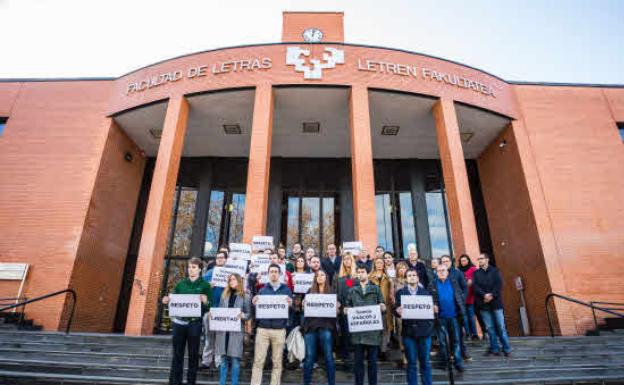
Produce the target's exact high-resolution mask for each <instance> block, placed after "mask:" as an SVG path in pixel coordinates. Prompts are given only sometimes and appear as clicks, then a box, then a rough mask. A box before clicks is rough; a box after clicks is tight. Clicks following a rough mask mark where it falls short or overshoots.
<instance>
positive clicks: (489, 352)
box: [484, 350, 501, 357]
mask: <svg viewBox="0 0 624 385" xmlns="http://www.w3.org/2000/svg"><path fill="white" fill-rule="evenodd" d="M500 355H501V354H500V353H499V352H496V353H494V352H491V351H489V350H488V351H487V352H485V354H484V356H486V357H489V356H493V357H500Z"/></svg>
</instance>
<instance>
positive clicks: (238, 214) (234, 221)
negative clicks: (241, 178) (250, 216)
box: [228, 194, 245, 243]
mask: <svg viewBox="0 0 624 385" xmlns="http://www.w3.org/2000/svg"><path fill="white" fill-rule="evenodd" d="M228 211H229V212H230V237H229V240H228V243H236V242H242V240H243V218H244V214H245V194H232V203H230V205H229V207H228Z"/></svg>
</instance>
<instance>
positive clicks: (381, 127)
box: [0, 12, 624, 335]
mask: <svg viewBox="0 0 624 385" xmlns="http://www.w3.org/2000/svg"><path fill="white" fill-rule="evenodd" d="M0 117H3V118H6V125H5V127H4V130H2V134H1V135H0V234H1V235H0V262H25V263H28V264H29V265H30V272H29V275H28V278H27V281H26V286H25V290H24V295H25V296H26V297H29V298H32V297H36V296H39V295H43V294H45V293H48V292H51V291H55V290H59V289H63V288H67V287H72V288H74V289H76V291H77V293H78V298H79V299H78V306H77V313H76V317H75V320H74V329H75V330H84V331H97V332H111V331H125V333H127V334H151V333H153V332H154V330H155V329H156V330H158V329H159V327H160V325H161V323H162V317H161V313H162V309H160V307H159V305H158V304H159V298H160V296H161V295H162V292H163V290H166V288H167V285H168V281H170V280H171V279H172V277H175V276H176V274H180V271H179V269H178V268H177V266H180V263H183V261H184V260H185V258H188V257H189V256H191V255H201V256H204V257H210V256H211V253H214V249H215V248H216V245H217V244H221V243H224V242H225V243H227V241H249V240H250V239H251V237H252V236H253V235H258V234H269V235H273V236H274V237H275V238H276V239H278V240H280V241H282V242H283V243H284V244H288V245H291V244H292V243H293V242H294V241H304V243H308V245H309V246H314V247H315V248H316V249H317V250H319V251H321V252H322V250H323V248H324V246H325V245H326V244H327V243H328V242H336V243H339V242H341V241H350V240H361V241H362V242H363V243H364V245H365V246H367V248H368V249H369V250H372V249H373V248H374V247H375V246H376V245H377V244H384V246H386V248H387V249H391V250H393V251H394V252H395V254H397V257H401V256H402V254H403V252H404V250H405V247H406V245H407V244H408V243H415V244H416V245H417V248H418V251H419V253H420V255H421V256H422V257H423V259H425V260H428V259H430V258H431V257H432V256H436V255H440V254H441V253H446V252H448V253H452V254H453V255H454V256H455V257H457V256H459V255H460V254H462V253H467V254H469V256H470V257H471V258H472V259H473V260H476V257H477V255H478V253H479V251H480V250H484V251H488V252H490V253H491V254H492V255H493V258H494V260H495V262H496V265H497V266H498V267H499V268H500V270H501V272H502V274H503V276H504V282H505V283H504V285H505V289H504V298H505V304H506V315H507V319H508V323H509V328H510V332H511V333H512V334H519V333H520V325H519V311H518V309H519V306H520V296H519V293H518V291H517V290H516V287H515V284H514V279H515V278H516V277H521V278H522V280H523V283H524V287H525V293H524V294H525V298H526V302H527V312H528V316H529V321H530V327H531V333H532V334H537V335H542V334H545V333H547V331H548V324H547V322H546V313H545V310H544V298H545V296H546V294H547V293H549V292H555V293H559V294H563V295H568V296H572V297H575V298H579V299H581V300H602V301H620V302H621V301H624V283H623V281H622V279H621V272H622V271H624V258H623V257H624V254H623V250H624V231H622V229H624V204H623V203H622V200H621V199H620V196H621V192H622V191H624V147H622V146H623V144H622V138H621V137H620V135H619V133H618V123H620V122H624V87H621V86H600V85H576V84H566V85H553V84H531V83H522V84H519V83H513V82H507V81H505V80H503V79H500V78H498V77H496V76H494V75H491V74H488V73H485V72H483V71H480V70H478V69H474V68H471V67H468V66H465V65H462V64H458V63H455V62H452V61H448V60H444V59H439V58H435V57H430V56H427V55H422V54H417V53H412V52H407V51H403V50H397V49H391V48H384V47H368V46H361V45H354V44H347V43H345V42H344V31H343V15H342V14H341V13H314V14H311V13H288V12H287V13H284V25H283V35H282V42H281V43H275V44H264V45H250V46H241V47H234V48H224V49H217V50H211V51H206V52H200V53H195V54H191V55H186V56H182V57H178V58H174V59H170V60H165V61H162V62H159V63H156V64H153V65H150V66H147V67H144V68H141V69H138V70H136V71H134V72H131V73H129V74H126V75H124V76H121V77H119V78H110V79H69V80H64V79H54V80H37V79H28V80H27V79H5V80H2V81H1V82H0ZM16 291H17V283H16V282H14V281H1V280H0V297H12V296H15V293H16ZM67 301H70V300H69V299H67V300H66V299H62V298H60V297H56V298H52V299H49V300H46V301H43V302H39V303H37V304H33V305H31V306H28V308H27V310H26V312H27V314H28V316H29V317H30V318H33V319H34V320H35V321H36V322H38V323H41V324H42V325H44V327H45V328H46V329H49V330H55V329H58V328H59V327H61V325H64V322H66V317H67V310H68V303H67ZM555 319H556V324H557V325H556V326H557V328H559V330H560V331H561V332H562V333H563V334H579V333H582V332H584V331H585V330H586V329H587V328H589V327H591V326H592V322H593V321H592V318H591V314H590V313H588V312H587V311H585V310H584V309H582V308H578V307H575V306H572V305H568V304H566V303H560V302H556V304H555Z"/></svg>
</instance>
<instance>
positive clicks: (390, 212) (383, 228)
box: [375, 191, 416, 257]
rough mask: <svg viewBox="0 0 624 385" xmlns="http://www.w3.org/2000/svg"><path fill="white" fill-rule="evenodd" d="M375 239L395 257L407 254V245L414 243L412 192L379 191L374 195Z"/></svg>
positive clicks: (414, 228)
mask: <svg viewBox="0 0 624 385" xmlns="http://www.w3.org/2000/svg"><path fill="white" fill-rule="evenodd" d="M375 208H376V211H377V240H378V243H379V245H380V246H382V247H383V248H384V250H386V251H390V252H392V253H393V254H394V255H395V256H396V257H405V256H407V246H408V245H409V244H410V243H413V244H414V245H416V226H415V224H414V210H413V206H412V193H411V192H409V191H395V192H380V193H377V194H376V195H375Z"/></svg>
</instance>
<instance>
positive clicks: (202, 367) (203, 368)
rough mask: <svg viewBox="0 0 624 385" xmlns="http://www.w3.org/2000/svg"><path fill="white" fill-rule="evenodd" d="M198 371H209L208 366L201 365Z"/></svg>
mask: <svg viewBox="0 0 624 385" xmlns="http://www.w3.org/2000/svg"><path fill="white" fill-rule="evenodd" d="M199 370H210V364H208V365H206V364H201V365H199Z"/></svg>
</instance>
